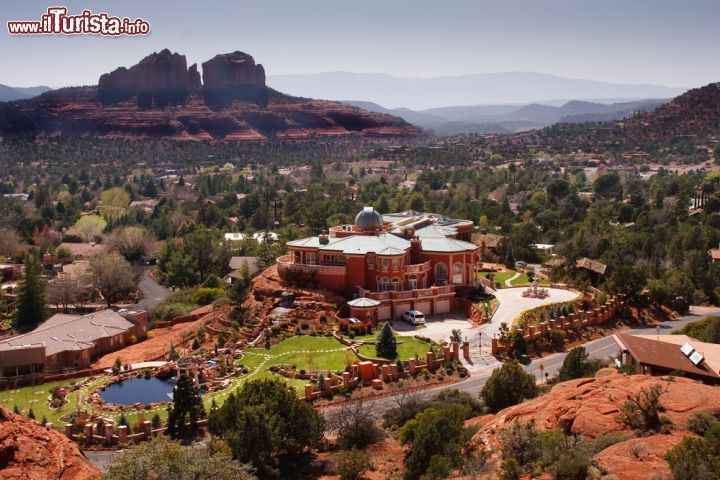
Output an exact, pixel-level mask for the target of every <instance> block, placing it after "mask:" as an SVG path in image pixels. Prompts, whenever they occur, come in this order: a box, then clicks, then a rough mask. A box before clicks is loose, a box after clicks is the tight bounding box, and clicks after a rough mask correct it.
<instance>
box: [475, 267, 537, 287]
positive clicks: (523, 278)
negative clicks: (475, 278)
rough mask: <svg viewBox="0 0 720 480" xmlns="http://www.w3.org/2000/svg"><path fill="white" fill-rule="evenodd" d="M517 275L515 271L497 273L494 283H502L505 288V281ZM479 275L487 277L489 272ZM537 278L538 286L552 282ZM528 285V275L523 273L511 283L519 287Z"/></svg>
mask: <svg viewBox="0 0 720 480" xmlns="http://www.w3.org/2000/svg"><path fill="white" fill-rule="evenodd" d="M515 273H517V272H515V270H509V271H507V272H495V278H494V281H495V282H496V283H497V282H500V285H501V288H505V280H508V279H509V278H511V277H513V276H514V275H515ZM479 275H480V276H483V277H484V276H485V275H487V272H482V273H480V274H479ZM535 278H536V279H537V284H538V285H550V281H549V280H547V279H546V278H540V277H538V276H536V277H535ZM526 283H528V277H527V273H521V274H520V276H519V277H517V278H516V279H515V280H513V281H511V282H510V285H513V286H518V285H523V284H526Z"/></svg>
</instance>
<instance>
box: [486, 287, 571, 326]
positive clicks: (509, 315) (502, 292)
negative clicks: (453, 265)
mask: <svg viewBox="0 0 720 480" xmlns="http://www.w3.org/2000/svg"><path fill="white" fill-rule="evenodd" d="M525 290H527V287H514V288H501V289H499V290H497V291H496V292H495V298H497V299H498V301H499V302H500V305H499V306H498V309H497V310H496V311H495V314H494V315H493V316H492V318H491V319H490V322H488V323H486V324H484V325H482V326H481V327H480V328H481V329H482V332H483V334H486V335H489V336H491V337H492V336H494V335H495V334H496V333H498V331H499V330H500V324H501V323H503V322H505V323H507V324H508V326H510V325H512V322H513V320H514V319H515V318H517V317H518V316H519V315H520V313H521V312H523V311H524V310H529V309H531V308H535V307H539V306H540V305H549V304H552V303H562V302H567V301H570V300H573V299H575V298H577V297H579V296H580V294H578V293H577V292H573V291H570V290H564V289H562V288H547V291H548V293H550V296H548V297H547V298H543V299H539V298H528V297H523V296H522V292H524V291H525Z"/></svg>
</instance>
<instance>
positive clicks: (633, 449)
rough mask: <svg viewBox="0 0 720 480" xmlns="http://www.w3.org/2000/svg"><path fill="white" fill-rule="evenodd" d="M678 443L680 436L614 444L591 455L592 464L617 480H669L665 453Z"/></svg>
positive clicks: (648, 438)
mask: <svg viewBox="0 0 720 480" xmlns="http://www.w3.org/2000/svg"><path fill="white" fill-rule="evenodd" d="M681 441H682V436H675V435H653V436H651V437H644V438H633V439H630V440H625V441H624V442H620V443H616V444H615V445H612V446H610V447H608V448H606V449H605V450H603V451H602V452H600V453H599V454H597V455H596V456H595V462H594V463H595V464H596V465H597V466H598V467H599V468H600V470H602V471H603V472H607V474H609V475H614V476H615V478H617V479H618V480H647V479H648V478H653V475H658V477H659V478H672V475H671V472H670V467H669V465H668V463H667V462H666V461H665V454H666V453H667V452H668V451H669V450H670V449H671V448H673V447H674V446H675V445H677V444H678V443H680V442H681Z"/></svg>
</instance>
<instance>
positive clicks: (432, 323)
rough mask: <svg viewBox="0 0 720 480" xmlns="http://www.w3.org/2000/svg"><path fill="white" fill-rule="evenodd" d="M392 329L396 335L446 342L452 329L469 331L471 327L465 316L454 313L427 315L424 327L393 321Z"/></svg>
mask: <svg viewBox="0 0 720 480" xmlns="http://www.w3.org/2000/svg"><path fill="white" fill-rule="evenodd" d="M392 327H393V330H395V331H396V332H397V333H398V335H408V336H412V335H422V336H423V337H427V338H430V339H432V340H435V341H436V342H440V341H443V340H447V339H448V337H450V334H451V333H452V331H453V330H454V329H460V330H463V331H464V330H470V329H471V327H472V325H471V324H470V322H468V320H467V317H466V316H465V315H462V314H459V313H457V312H455V313H443V314H440V315H428V316H426V317H425V326H424V327H415V326H413V325H410V324H409V323H408V322H405V321H403V320H393V321H392Z"/></svg>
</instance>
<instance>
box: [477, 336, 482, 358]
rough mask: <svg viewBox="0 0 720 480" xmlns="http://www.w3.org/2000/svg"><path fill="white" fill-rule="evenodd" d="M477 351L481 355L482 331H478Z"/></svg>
mask: <svg viewBox="0 0 720 480" xmlns="http://www.w3.org/2000/svg"><path fill="white" fill-rule="evenodd" d="M478 352H480V355H482V332H478Z"/></svg>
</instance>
